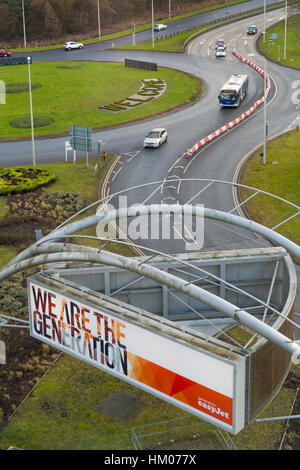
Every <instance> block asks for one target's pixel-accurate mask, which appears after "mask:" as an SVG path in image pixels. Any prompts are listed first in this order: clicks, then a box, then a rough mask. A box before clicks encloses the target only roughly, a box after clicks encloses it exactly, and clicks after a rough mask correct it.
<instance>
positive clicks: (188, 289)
mask: <svg viewBox="0 0 300 470" xmlns="http://www.w3.org/2000/svg"><path fill="white" fill-rule="evenodd" d="M76 248H77V245H76ZM76 248H74V250H75V249H76ZM85 248H86V247H81V252H78V251H70V252H67V253H65V252H63V253H61V252H60V251H59V252H54V253H50V254H49V253H47V254H42V255H37V256H34V257H32V258H27V259H25V260H23V261H20V262H18V263H15V264H12V265H11V266H10V267H7V268H6V270H5V272H6V276H7V277H8V276H10V275H12V274H14V273H16V272H18V271H21V270H24V269H27V268H30V267H34V266H39V265H44V264H52V263H57V262H62V261H64V262H85V263H100V264H106V265H109V266H115V267H118V268H122V269H126V270H128V271H131V272H134V273H136V274H138V275H142V276H146V277H148V278H150V279H152V280H154V281H156V282H158V283H160V284H163V285H166V286H168V287H169V288H172V289H175V290H177V291H179V292H181V293H183V294H186V295H188V296H190V297H193V298H194V299H196V300H198V301H201V302H204V303H205V304H207V305H209V306H210V307H212V308H213V309H215V310H217V311H220V312H222V313H223V314H224V315H226V316H228V317H230V318H232V319H234V320H235V321H237V322H240V323H241V324H243V325H245V326H246V327H248V328H250V329H251V330H252V331H255V332H257V333H259V334H260V335H261V336H263V337H264V338H266V339H267V340H269V341H271V342H272V343H274V344H276V345H277V346H279V347H280V348H281V349H283V350H284V351H286V352H288V353H289V354H290V355H292V356H293V357H294V358H297V359H298V357H299V358H300V346H299V345H298V344H297V343H296V342H294V341H291V340H290V339H289V338H287V337H286V336H284V335H283V334H281V333H280V332H278V331H277V330H274V329H273V328H272V327H271V326H269V325H267V324H266V323H263V322H262V321H261V320H259V319H257V318H255V317H253V316H252V315H251V314H249V313H248V312H246V311H244V310H241V309H239V308H238V307H236V306H235V305H233V304H231V303H230V302H228V301H226V300H224V299H222V298H220V297H218V296H217V295H215V294H212V293H211V292H208V291H206V290H204V289H202V288H201V287H199V286H196V285H193V284H191V283H189V282H186V281H185V280H183V279H181V278H178V277H177V276H174V275H173V274H170V273H168V272H165V271H161V270H160V269H158V268H155V267H153V266H149V265H147V264H146V263H141V262H140V261H137V260H136V259H135V258H129V257H125V256H122V255H117V254H115V253H111V252H107V251H104V250H98V249H95V248H90V249H89V250H88V252H84V251H85ZM54 249H56V248H54ZM2 278H3V270H2ZM0 280H1V277H0Z"/></svg>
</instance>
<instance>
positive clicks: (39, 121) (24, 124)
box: [9, 116, 54, 129]
mask: <svg viewBox="0 0 300 470" xmlns="http://www.w3.org/2000/svg"><path fill="white" fill-rule="evenodd" d="M53 122H54V121H53V119H51V118H49V117H47V116H34V117H33V127H34V128H36V127H46V126H50V124H52V123H53ZM9 125H10V126H11V127H15V128H17V129H30V127H31V119H30V116H25V117H20V118H17V119H14V120H13V121H10V123H9Z"/></svg>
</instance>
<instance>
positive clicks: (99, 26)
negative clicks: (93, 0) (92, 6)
mask: <svg viewBox="0 0 300 470" xmlns="http://www.w3.org/2000/svg"><path fill="white" fill-rule="evenodd" d="M97 9H98V36H99V38H101V25H100V4H99V0H97Z"/></svg>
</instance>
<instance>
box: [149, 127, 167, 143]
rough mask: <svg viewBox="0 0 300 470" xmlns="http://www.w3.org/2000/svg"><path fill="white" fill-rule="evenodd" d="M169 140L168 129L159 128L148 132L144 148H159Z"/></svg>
mask: <svg viewBox="0 0 300 470" xmlns="http://www.w3.org/2000/svg"><path fill="white" fill-rule="evenodd" d="M167 140H168V133H167V131H166V129H163V128H157V129H152V131H150V132H148V134H147V135H146V137H145V139H144V147H159V146H160V145H161V144H163V143H164V142H167Z"/></svg>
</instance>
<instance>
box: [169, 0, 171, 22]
mask: <svg viewBox="0 0 300 470" xmlns="http://www.w3.org/2000/svg"><path fill="white" fill-rule="evenodd" d="M169 18H171V0H169Z"/></svg>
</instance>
